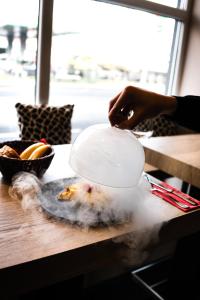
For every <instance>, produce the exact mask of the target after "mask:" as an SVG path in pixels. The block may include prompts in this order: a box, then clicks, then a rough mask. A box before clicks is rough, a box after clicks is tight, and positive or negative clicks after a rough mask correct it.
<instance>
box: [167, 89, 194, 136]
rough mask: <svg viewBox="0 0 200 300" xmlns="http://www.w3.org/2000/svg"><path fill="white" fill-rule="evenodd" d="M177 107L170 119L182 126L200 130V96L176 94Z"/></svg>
mask: <svg viewBox="0 0 200 300" xmlns="http://www.w3.org/2000/svg"><path fill="white" fill-rule="evenodd" d="M176 100H177V109H176V112H175V113H174V114H173V116H171V118H170V119H172V120H173V121H175V122H176V123H178V124H179V125H181V126H184V127H187V128H189V129H192V130H194V131H198V132H200V96H193V95H188V96H185V97H178V96H176Z"/></svg>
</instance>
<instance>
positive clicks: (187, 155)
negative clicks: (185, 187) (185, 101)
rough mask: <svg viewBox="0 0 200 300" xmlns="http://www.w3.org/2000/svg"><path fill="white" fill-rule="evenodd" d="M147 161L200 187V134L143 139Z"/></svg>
mask: <svg viewBox="0 0 200 300" xmlns="http://www.w3.org/2000/svg"><path fill="white" fill-rule="evenodd" d="M142 144H143V146H144V150H145V159H146V162H147V163H149V164H150V165H153V166H155V167H157V168H158V169H159V170H162V171H164V172H166V173H168V174H170V175H173V176H175V177H178V178H180V179H182V180H183V181H185V182H188V183H190V184H192V185H194V186H196V187H199V188H200V134H187V135H178V136H165V137H152V138H149V139H143V140H142Z"/></svg>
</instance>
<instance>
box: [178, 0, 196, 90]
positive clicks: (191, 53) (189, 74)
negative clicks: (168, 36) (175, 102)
mask: <svg viewBox="0 0 200 300" xmlns="http://www.w3.org/2000/svg"><path fill="white" fill-rule="evenodd" d="M180 79H181V81H180V86H179V90H178V94H179V95H182V96H184V95H189V94H190V95H200V1H199V0H195V1H194V6H193V12H192V20H191V24H190V31H189V38H188V41H187V48H186V55H185V60H184V65H183V73H182V77H181V78H180Z"/></svg>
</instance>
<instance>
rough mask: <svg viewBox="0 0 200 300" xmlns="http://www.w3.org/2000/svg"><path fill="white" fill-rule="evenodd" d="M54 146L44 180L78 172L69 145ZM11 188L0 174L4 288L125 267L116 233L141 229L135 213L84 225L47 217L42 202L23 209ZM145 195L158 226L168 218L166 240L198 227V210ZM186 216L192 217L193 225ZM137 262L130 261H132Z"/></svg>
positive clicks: (23, 288) (30, 286)
mask: <svg viewBox="0 0 200 300" xmlns="http://www.w3.org/2000/svg"><path fill="white" fill-rule="evenodd" d="M54 148H55V157H54V159H53V161H52V164H51V166H50V168H49V170H48V171H47V173H46V174H45V175H44V177H43V178H42V179H41V181H42V183H45V182H49V181H52V180H55V179H58V178H66V177H71V176H74V173H73V171H72V170H71V169H70V167H69V165H68V160H69V154H70V145H62V146H55V147H54ZM8 190H9V185H7V184H5V183H4V182H3V180H1V183H0V280H1V286H2V290H4V294H6V295H7V293H11V294H12V293H20V292H22V291H23V292H24V291H28V290H31V289H33V288H36V287H37V288H38V287H40V286H44V285H47V284H50V283H53V282H56V281H59V280H63V279H66V278H71V277H74V276H78V275H80V274H85V273H88V272H91V271H94V270H98V269H102V268H105V269H106V268H110V266H111V265H113V266H115V267H116V265H118V266H121V268H122V269H123V268H127V265H126V264H125V266H124V262H123V259H121V257H123V258H124V255H125V253H126V251H130V249H129V247H127V246H126V245H125V244H123V243H117V244H116V243H113V239H115V238H119V237H124V236H125V235H126V234H128V233H132V234H138V233H139V232H140V230H143V229H144V228H143V226H142V223H141V221H137V218H136V220H134V221H133V222H132V223H129V224H123V225H120V226H119V225H118V226H110V227H106V228H93V229H88V230H86V229H82V228H80V227H77V226H73V225H70V224H67V223H64V222H60V221H57V220H54V219H52V218H49V217H47V216H46V214H45V213H44V212H43V211H41V210H40V209H38V208H36V209H32V210H28V211H26V210H23V208H22V206H21V203H20V201H19V200H16V199H13V198H11V197H10V196H9V194H8ZM146 201H147V202H146V204H145V206H146V207H147V210H148V213H149V215H152V216H153V215H155V216H159V218H158V220H159V223H160V224H159V226H160V228H161V227H162V226H161V225H163V224H164V227H163V230H162V232H163V234H162V235H161V236H160V240H162V243H163V242H166V241H167V242H168V241H171V240H175V239H177V238H179V237H180V236H182V235H184V234H189V233H191V232H194V231H195V230H198V229H200V216H199V213H198V212H197V211H196V212H195V213H189V214H186V213H183V212H182V211H180V210H178V209H177V208H175V207H173V206H171V205H170V204H168V203H166V202H164V201H163V200H161V199H159V198H157V197H155V196H153V195H151V194H149V197H148V199H146ZM188 218H192V220H194V222H193V225H192V226H191V227H189V226H188V222H190V219H189V221H188ZM184 220H186V221H185V227H184ZM195 220H196V221H195ZM171 221H172V224H173V227H170V226H169V230H167V226H166V225H167V224H170V223H171ZM190 223H191V222H190ZM180 224H181V226H180ZM195 224H199V225H196V227H195V226H194V225H195ZM186 225H187V226H186ZM176 227H177V230H176ZM156 247H157V246H156ZM122 250H123V251H122ZM122 253H123V255H122ZM137 264H138V262H136V263H134V262H131V266H132V267H133V266H134V265H137ZM129 267H130V266H129ZM11 282H12V289H10V288H9V286H10V283H11ZM2 293H3V292H2Z"/></svg>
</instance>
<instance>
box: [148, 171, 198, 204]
mask: <svg viewBox="0 0 200 300" xmlns="http://www.w3.org/2000/svg"><path fill="white" fill-rule="evenodd" d="M145 177H146V178H147V180H148V182H149V183H150V184H151V185H154V186H156V187H158V188H160V189H162V190H164V191H166V192H168V193H171V194H174V195H176V196H177V197H179V198H181V199H182V200H184V201H186V202H188V203H190V204H192V205H194V206H196V205H198V204H197V203H196V202H194V201H193V200H191V199H189V198H188V197H186V196H183V195H181V194H179V193H177V192H176V191H175V190H173V189H170V188H167V187H165V186H162V185H160V184H158V183H156V182H154V181H152V180H151V179H150V178H149V177H148V176H147V175H145ZM161 192H162V191H161Z"/></svg>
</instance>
